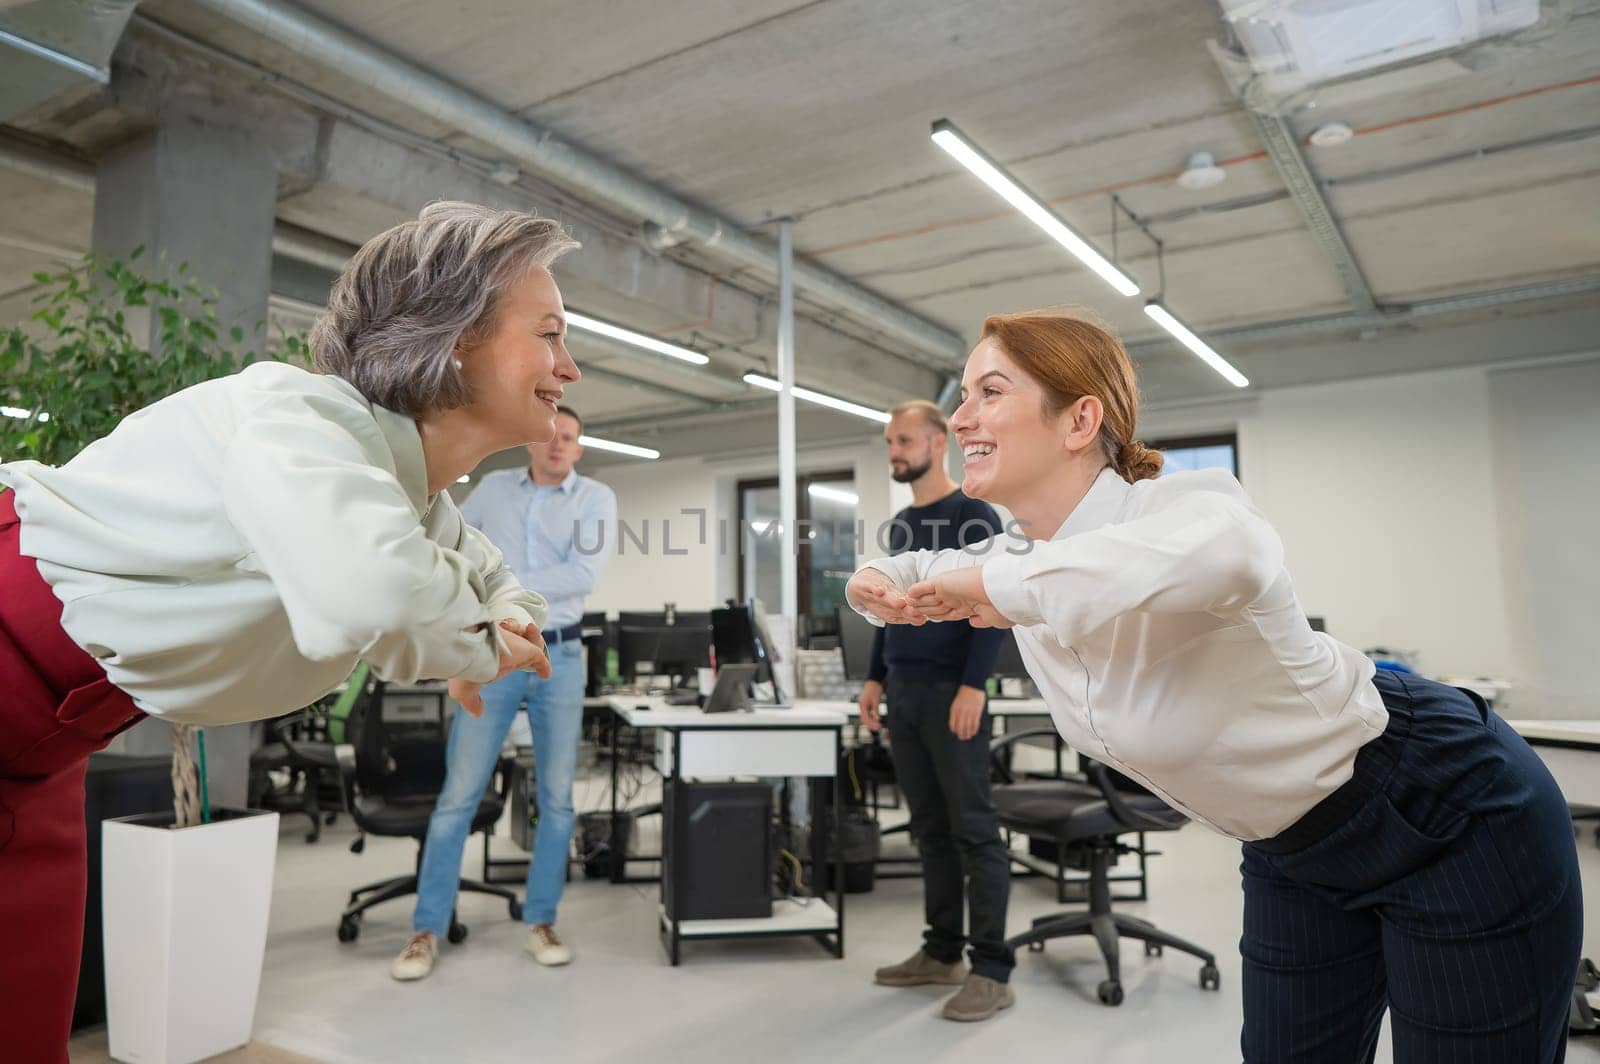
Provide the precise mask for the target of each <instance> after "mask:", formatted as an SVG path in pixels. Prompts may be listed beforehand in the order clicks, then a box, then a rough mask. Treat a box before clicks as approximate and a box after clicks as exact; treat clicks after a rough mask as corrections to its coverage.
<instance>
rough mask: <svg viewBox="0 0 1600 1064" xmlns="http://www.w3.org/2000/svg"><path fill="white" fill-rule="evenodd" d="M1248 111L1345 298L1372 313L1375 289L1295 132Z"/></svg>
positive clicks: (1279, 121)
mask: <svg viewBox="0 0 1600 1064" xmlns="http://www.w3.org/2000/svg"><path fill="white" fill-rule="evenodd" d="M1246 110H1247V111H1249V114H1250V121H1252V122H1254V123H1255V126H1256V131H1257V132H1258V133H1260V134H1261V140H1262V142H1263V143H1264V144H1266V147H1267V154H1268V155H1269V156H1270V157H1271V158H1272V165H1274V166H1276V167H1277V168H1278V175H1279V176H1280V177H1282V178H1283V183H1284V185H1285V186H1286V187H1287V188H1288V189H1289V195H1290V196H1291V197H1292V198H1293V199H1294V203H1295V206H1296V207H1298V208H1299V210H1300V214H1301V216H1302V217H1303V218H1305V220H1306V225H1308V226H1310V227H1311V235H1312V237H1314V238H1315V239H1316V241H1317V246H1318V247H1320V248H1321V249H1322V253H1323V255H1324V256H1326V257H1327V259H1328V261H1329V262H1331V263H1332V264H1333V268H1334V271H1335V272H1336V273H1338V275H1339V283H1340V284H1341V285H1343V286H1344V294H1345V298H1347V299H1349V300H1350V307H1351V309H1352V310H1354V311H1355V312H1356V313H1357V314H1370V313H1372V312H1373V310H1374V309H1376V307H1377V301H1376V300H1375V299H1374V298H1373V296H1372V286H1371V285H1369V284H1367V278H1366V275H1365V274H1363V273H1362V272H1361V265H1360V263H1358V262H1356V256H1355V252H1353V251H1351V250H1350V243H1349V241H1347V240H1346V239H1345V236H1344V231H1343V230H1342V229H1340V228H1339V220H1338V219H1337V218H1335V217H1334V216H1333V208H1332V207H1330V206H1329V205H1328V201H1327V199H1326V197H1324V196H1323V195H1322V189H1321V188H1320V187H1319V186H1318V185H1317V179H1316V177H1315V175H1313V174H1312V173H1311V167H1310V165H1309V164H1308V163H1307V162H1306V157H1305V156H1304V155H1303V154H1302V153H1301V151H1300V143H1299V141H1298V140H1297V139H1296V138H1295V135H1294V130H1293V129H1291V128H1290V127H1289V123H1288V122H1286V121H1284V119H1282V118H1281V117H1279V116H1278V115H1268V114H1262V113H1260V112H1259V111H1256V110H1254V109H1252V108H1249V107H1248V106H1247V107H1246Z"/></svg>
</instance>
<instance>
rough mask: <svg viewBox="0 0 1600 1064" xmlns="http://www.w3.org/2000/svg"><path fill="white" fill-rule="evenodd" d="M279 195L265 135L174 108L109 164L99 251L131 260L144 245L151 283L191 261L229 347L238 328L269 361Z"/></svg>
mask: <svg viewBox="0 0 1600 1064" xmlns="http://www.w3.org/2000/svg"><path fill="white" fill-rule="evenodd" d="M277 188H278V175H277V165H276V162H275V159H274V156H273V153H272V150H271V148H270V146H269V145H268V143H267V139H266V138H265V137H264V136H261V135H260V134H259V133H255V132H252V131H250V130H247V129H240V128H235V127H231V126H229V125H226V124H222V123H220V122H218V121H217V120H216V119H215V117H201V116H200V115H198V114H196V113H195V112H194V111H191V110H189V109H187V108H185V107H184V106H183V105H182V104H181V103H180V102H174V103H172V104H171V105H167V106H163V108H162V110H161V115H160V124H159V125H158V126H157V128H156V129H154V130H152V131H151V132H148V133H145V134H143V135H141V136H139V137H137V138H135V139H134V140H132V141H129V142H128V143H126V144H124V145H122V146H120V147H118V148H116V149H115V150H113V151H112V152H111V153H110V154H108V155H107V156H106V157H105V158H104V159H103V160H101V163H100V167H99V173H98V176H97V179H96V184H95V198H94V236H93V246H94V250H95V251H97V252H100V253H102V254H106V255H112V256H116V257H119V258H124V259H125V258H127V256H128V255H129V254H131V253H132V251H133V249H134V248H136V247H139V246H141V245H142V246H143V247H144V253H143V254H142V255H141V256H140V257H139V261H138V262H137V263H136V264H135V266H136V267H137V268H138V269H139V271H140V272H141V273H144V274H146V275H154V274H156V273H158V272H160V271H161V270H162V269H163V268H165V269H167V270H171V271H176V270H177V268H178V264H179V263H183V262H187V263H188V264H189V276H191V277H193V278H195V279H196V280H197V281H198V282H199V283H201V284H202V285H204V286H206V287H208V288H214V289H216V290H217V305H216V310H217V316H218V317H219V318H220V319H221V322H222V326H223V329H222V333H223V337H224V341H225V343H227V344H228V345H229V346H234V345H233V344H232V341H231V340H227V339H226V337H227V331H228V329H229V328H230V327H232V326H234V325H238V326H240V327H241V328H243V329H244V332H245V340H244V343H243V345H242V347H243V348H244V349H245V350H254V351H257V352H261V351H263V350H264V347H265V342H266V321H267V294H268V291H269V284H270V280H271V271H272V224H273V212H274V207H275V205H276V202H277ZM153 339H154V337H153V336H152V341H153Z"/></svg>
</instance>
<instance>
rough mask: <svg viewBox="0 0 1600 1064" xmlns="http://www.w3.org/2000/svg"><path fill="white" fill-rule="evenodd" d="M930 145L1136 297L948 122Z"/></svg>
mask: <svg viewBox="0 0 1600 1064" xmlns="http://www.w3.org/2000/svg"><path fill="white" fill-rule="evenodd" d="M933 142H934V143H935V144H937V145H939V147H941V148H943V149H944V150H945V151H947V152H949V153H950V155H951V157H952V158H954V159H955V160H956V162H958V163H960V164H961V165H962V166H965V167H966V168H967V169H968V170H971V171H972V173H973V174H974V175H975V176H976V177H977V178H978V180H980V181H982V182H983V183H984V184H986V185H988V186H989V187H990V188H992V189H994V190H995V191H996V192H998V193H999V194H1000V196H1001V198H1002V199H1004V200H1005V201H1006V202H1007V203H1009V204H1011V205H1012V206H1013V207H1015V208H1016V209H1017V210H1019V211H1021V212H1022V215H1023V217H1025V218H1027V219H1028V220H1029V221H1030V222H1032V223H1033V224H1034V225H1037V226H1038V227H1039V228H1040V229H1043V230H1044V231H1045V232H1046V233H1048V234H1049V235H1050V236H1051V237H1052V238H1053V239H1054V240H1055V241H1056V242H1057V243H1059V244H1060V245H1061V246H1062V247H1064V248H1066V249H1067V250H1068V251H1070V252H1072V254H1073V255H1075V256H1077V258H1078V261H1080V262H1082V263H1083V264H1084V265H1085V266H1087V267H1089V269H1091V270H1093V271H1094V272H1095V273H1096V274H1098V275H1099V276H1100V279H1101V280H1103V281H1105V283H1106V284H1108V285H1110V286H1111V287H1112V288H1115V289H1116V290H1117V292H1118V293H1120V294H1121V295H1125V296H1136V295H1138V294H1139V286H1138V285H1137V284H1135V283H1134V281H1133V279H1132V278H1131V277H1129V276H1128V275H1127V274H1125V273H1123V272H1122V271H1121V270H1119V269H1117V267H1116V266H1115V265H1113V264H1112V262H1111V260H1110V259H1108V258H1106V257H1105V256H1104V255H1102V254H1100V252H1098V251H1096V250H1095V249H1094V246H1093V245H1091V244H1090V243H1089V242H1088V241H1087V240H1085V239H1084V238H1083V237H1082V236H1080V235H1078V233H1077V232H1076V231H1075V230H1074V229H1073V228H1072V227H1071V226H1069V225H1068V224H1067V223H1066V222H1063V221H1062V220H1061V219H1060V218H1058V217H1056V214H1055V212H1054V211H1052V210H1051V209H1050V208H1049V207H1046V206H1045V205H1044V202H1043V201H1042V200H1040V199H1038V198H1037V197H1036V196H1034V195H1033V194H1032V193H1030V192H1028V191H1027V190H1026V189H1024V188H1023V187H1022V186H1021V185H1019V184H1017V182H1016V181H1015V180H1014V179H1013V178H1012V177H1011V175H1009V174H1007V173H1006V172H1005V171H1004V170H1002V169H1001V168H1000V166H999V164H998V163H996V162H995V161H994V160H993V159H990V158H989V157H988V156H987V155H985V154H984V153H983V151H982V150H981V149H980V148H978V147H977V145H975V144H973V143H972V141H971V140H969V139H968V138H967V136H966V134H964V133H962V132H961V131H960V130H959V129H957V128H956V127H955V126H954V125H953V124H952V123H951V122H950V121H949V120H948V119H944V118H941V119H939V121H937V122H935V123H934V124H933Z"/></svg>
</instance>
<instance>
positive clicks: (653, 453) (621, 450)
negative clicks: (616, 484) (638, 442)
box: [578, 436, 661, 462]
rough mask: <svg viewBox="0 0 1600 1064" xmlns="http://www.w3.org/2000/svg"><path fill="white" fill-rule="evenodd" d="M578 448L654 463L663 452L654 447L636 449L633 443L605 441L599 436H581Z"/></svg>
mask: <svg viewBox="0 0 1600 1064" xmlns="http://www.w3.org/2000/svg"><path fill="white" fill-rule="evenodd" d="M578 446H580V447H593V448H594V449H595V450H597V451H612V452H614V453H616V454H625V455H628V456H629V457H631V458H648V459H649V460H650V461H652V462H654V461H655V460H656V459H657V458H660V457H661V452H660V451H658V450H656V449H655V448H654V447H636V446H634V445H633V444H631V443H618V442H617V441H616V440H604V439H601V438H600V437H599V436H579V437H578Z"/></svg>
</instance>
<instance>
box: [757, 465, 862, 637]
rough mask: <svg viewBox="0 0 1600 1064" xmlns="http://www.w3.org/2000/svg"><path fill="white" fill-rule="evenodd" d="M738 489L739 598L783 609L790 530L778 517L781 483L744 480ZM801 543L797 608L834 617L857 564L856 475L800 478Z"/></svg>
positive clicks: (771, 479) (773, 609)
mask: <svg viewBox="0 0 1600 1064" xmlns="http://www.w3.org/2000/svg"><path fill="white" fill-rule="evenodd" d="M738 493H739V530H740V534H739V537H738V546H739V598H740V599H741V600H743V599H747V598H751V597H754V598H759V599H760V600H761V603H762V605H763V606H765V607H766V608H767V610H768V611H769V612H772V613H776V612H778V611H779V610H781V609H782V608H783V583H782V581H783V574H782V568H781V566H782V564H783V551H784V550H787V549H792V548H790V547H789V546H788V542H787V539H788V536H789V534H790V531H789V530H788V529H785V528H783V527H782V522H781V520H780V519H779V516H778V481H777V478H775V477H769V478H766V479H763V480H742V481H740V482H739V485H738ZM795 493H796V495H797V496H798V498H797V500H796V507H795V509H796V513H795V518H796V520H798V521H799V522H800V528H801V529H802V530H804V532H805V536H806V538H805V540H804V541H803V542H802V543H801V544H800V558H799V566H798V568H799V581H798V583H799V587H798V588H797V591H798V598H799V603H798V609H799V612H800V613H804V614H813V615H823V616H827V615H831V614H832V613H833V611H834V610H835V609H836V608H837V607H839V606H842V605H843V604H844V586H845V584H846V583H847V582H848V581H849V579H850V576H851V574H852V573H854V572H855V568H856V547H857V543H858V540H857V536H856V531H857V528H856V520H857V518H856V493H855V475H854V474H853V473H851V472H849V471H843V472H832V473H811V474H807V475H805V476H800V477H796V478H795Z"/></svg>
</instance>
